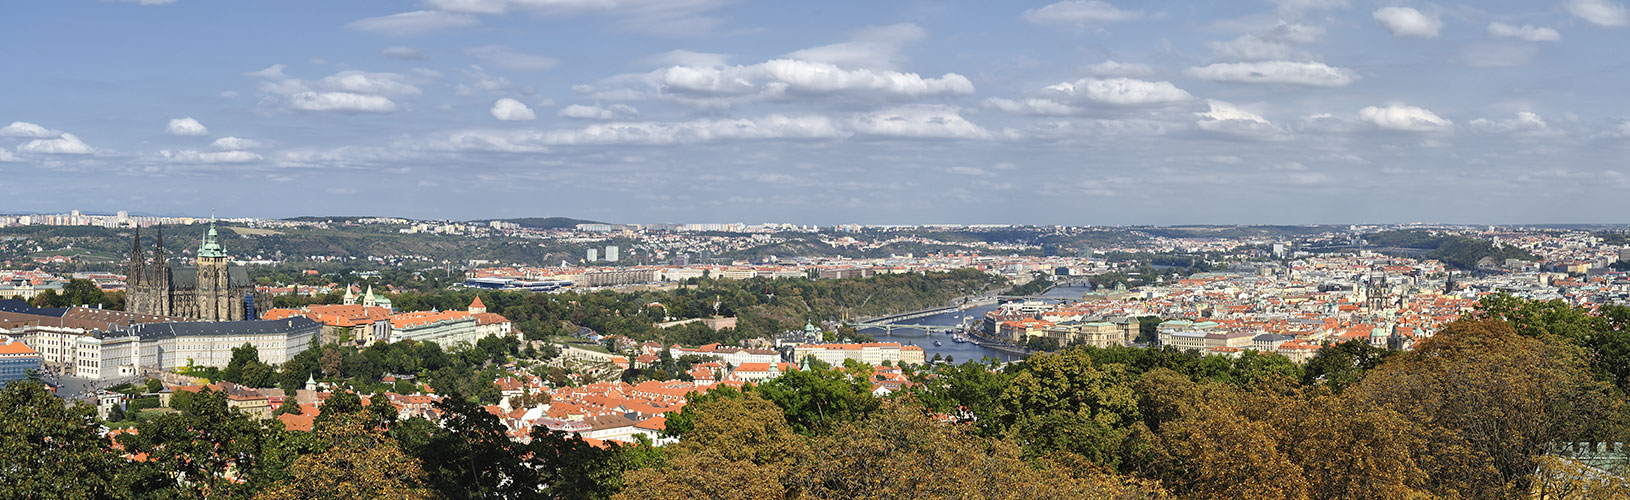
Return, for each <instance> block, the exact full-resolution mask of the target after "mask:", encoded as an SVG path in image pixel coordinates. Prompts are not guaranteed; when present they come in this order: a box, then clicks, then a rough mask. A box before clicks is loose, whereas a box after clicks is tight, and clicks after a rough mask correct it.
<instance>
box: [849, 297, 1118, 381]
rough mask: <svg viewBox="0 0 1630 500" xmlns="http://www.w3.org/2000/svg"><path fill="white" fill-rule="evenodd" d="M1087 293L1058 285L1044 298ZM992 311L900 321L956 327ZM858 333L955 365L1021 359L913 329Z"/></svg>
mask: <svg viewBox="0 0 1630 500" xmlns="http://www.w3.org/2000/svg"><path fill="white" fill-rule="evenodd" d="M1087 291H1089V289H1088V288H1086V287H1063V286H1061V287H1057V288H1054V289H1052V290H1048V291H1047V293H1045V294H1043V296H1046V297H1059V298H1068V299H1075V300H1081V294H1082V293H1085V292H1087ZM995 309H996V306H995V305H988V306H979V307H975V308H972V309H969V310H966V311H953V312H948V313H944V314H936V315H933V316H928V317H923V318H917V319H913V320H907V321H902V323H908V324H914V325H935V326H957V325H960V324H962V320H963V318H967V319H968V322H969V323H970V324H971V323H974V322H979V321H984V319H985V313H986V312H987V311H992V310H995ZM860 331H861V332H862V333H868V334H871V335H872V337H874V338H876V339H877V341H878V342H899V343H902V344H905V343H911V344H916V345H917V346H919V347H922V348H923V354H924V355H926V356H927V357H928V359H930V360H932V359H934V355H935V354H939V355H941V356H943V357H948V358H951V359H952V360H954V361H955V362H957V363H961V362H963V361H969V360H976V359H980V358H984V357H992V358H996V359H997V360H999V361H1017V360H1018V359H1019V358H1021V356H1019V355H1016V354H1009V353H1005V352H1002V351H998V350H995V349H990V348H986V347H983V346H977V345H973V344H958V343H956V342H952V341H951V336H950V335H947V334H944V333H936V334H932V335H930V334H927V333H924V332H923V331H922V330H918V329H915V328H895V329H894V332H893V334H891V335H885V334H884V333H883V329H881V328H864V329H861V330H860ZM936 340H937V341H939V342H940V344H942V345H938V346H936V345H934V341H936Z"/></svg>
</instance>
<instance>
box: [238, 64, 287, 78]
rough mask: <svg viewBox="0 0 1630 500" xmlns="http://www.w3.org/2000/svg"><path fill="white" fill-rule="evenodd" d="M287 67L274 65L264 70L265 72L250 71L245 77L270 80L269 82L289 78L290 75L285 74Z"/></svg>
mask: <svg viewBox="0 0 1630 500" xmlns="http://www.w3.org/2000/svg"><path fill="white" fill-rule="evenodd" d="M286 67H287V66H284V65H281V64H273V65H271V66H267V67H266V69H263V70H260V71H250V72H248V73H244V74H243V76H247V77H250V78H264V79H268V80H271V79H280V78H288V75H285V74H283V68H286Z"/></svg>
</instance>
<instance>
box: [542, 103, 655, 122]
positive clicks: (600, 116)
mask: <svg viewBox="0 0 1630 500" xmlns="http://www.w3.org/2000/svg"><path fill="white" fill-rule="evenodd" d="M559 115H560V116H562V117H565V118H576V119H579V120H610V119H613V118H627V117H635V116H639V115H640V111H639V110H638V109H634V107H633V106H629V105H627V104H613V105H610V106H606V107H600V106H598V105H596V106H585V105H582V104H573V105H570V106H566V107H564V108H561V109H560V113H559Z"/></svg>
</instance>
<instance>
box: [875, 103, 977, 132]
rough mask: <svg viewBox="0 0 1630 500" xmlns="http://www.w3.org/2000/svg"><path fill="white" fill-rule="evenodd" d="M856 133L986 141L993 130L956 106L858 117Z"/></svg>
mask: <svg viewBox="0 0 1630 500" xmlns="http://www.w3.org/2000/svg"><path fill="white" fill-rule="evenodd" d="M851 123H852V126H853V127H854V130H855V131H856V132H859V133H862V134H871V135H884V136H896V137H923V138H943V139H985V138H989V137H990V136H991V134H990V132H989V131H986V130H985V129H984V128H981V127H980V126H978V125H975V124H973V122H969V121H968V120H967V119H965V118H963V117H962V115H961V114H959V113H958V112H957V108H955V107H952V106H904V107H898V108H892V109H886V110H881V111H876V112H871V113H862V114H859V115H857V116H855V117H854V119H853V120H852V122H851Z"/></svg>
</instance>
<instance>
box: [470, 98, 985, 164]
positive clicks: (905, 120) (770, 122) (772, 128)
mask: <svg viewBox="0 0 1630 500" xmlns="http://www.w3.org/2000/svg"><path fill="white" fill-rule="evenodd" d="M857 135H868V136H878V137H904V138H927V139H934V138H955V139H985V138H990V137H991V136H992V134H991V133H990V132H989V131H986V130H985V129H983V128H981V127H979V126H978V125H975V124H973V123H971V122H969V121H968V120H966V119H964V118H963V117H962V116H961V115H960V114H959V113H958V110H957V109H956V108H954V107H950V106H903V107H896V108H890V109H884V110H879V111H873V112H864V113H856V114H854V115H851V116H849V117H847V118H832V117H828V116H821V115H801V116H791V115H783V114H772V115H767V116H762V117H758V118H734V119H701V120H692V121H682V122H655V121H644V122H629V121H619V122H607V123H597V124H593V125H588V126H585V127H582V128H576V129H563V130H519V131H509V130H472V131H462V132H456V133H453V134H451V135H450V136H449V137H448V139H447V142H446V143H445V147H447V148H450V149H454V150H479V151H499V152H511V153H535V152H543V151H548V150H549V147H551V146H573V145H591V144H688V143H698V142H711V141H725V140H814V139H843V138H848V137H853V136H857Z"/></svg>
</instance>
